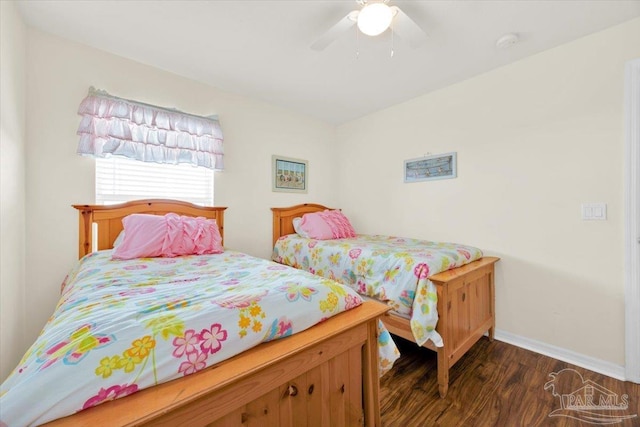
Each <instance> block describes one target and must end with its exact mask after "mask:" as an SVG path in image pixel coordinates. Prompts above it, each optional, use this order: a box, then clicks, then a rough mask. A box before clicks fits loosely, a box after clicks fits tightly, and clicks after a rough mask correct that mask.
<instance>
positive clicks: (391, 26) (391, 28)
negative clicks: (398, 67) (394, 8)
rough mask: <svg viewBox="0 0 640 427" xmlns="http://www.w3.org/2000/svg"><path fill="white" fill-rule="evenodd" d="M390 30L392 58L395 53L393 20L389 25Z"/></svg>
mask: <svg viewBox="0 0 640 427" xmlns="http://www.w3.org/2000/svg"><path fill="white" fill-rule="evenodd" d="M389 31H391V56H390V58H393V54H394V53H395V52H394V50H393V40H394V38H393V21H392V22H391V25H389Z"/></svg>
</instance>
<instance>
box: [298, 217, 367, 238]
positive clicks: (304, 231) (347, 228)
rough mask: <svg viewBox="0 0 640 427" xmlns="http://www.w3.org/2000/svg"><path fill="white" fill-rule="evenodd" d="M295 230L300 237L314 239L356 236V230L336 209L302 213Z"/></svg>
mask: <svg viewBox="0 0 640 427" xmlns="http://www.w3.org/2000/svg"><path fill="white" fill-rule="evenodd" d="M296 231H298V234H300V235H301V236H302V237H306V238H309V239H316V240H330V239H342V238H346V237H356V232H355V230H354V229H353V227H352V226H351V223H350V222H349V220H348V219H347V217H346V216H344V214H343V213H342V212H340V211H338V210H334V211H329V210H326V211H324V212H314V213H308V214H304V215H303V216H302V219H301V220H300V221H299V222H298V223H297V227H296Z"/></svg>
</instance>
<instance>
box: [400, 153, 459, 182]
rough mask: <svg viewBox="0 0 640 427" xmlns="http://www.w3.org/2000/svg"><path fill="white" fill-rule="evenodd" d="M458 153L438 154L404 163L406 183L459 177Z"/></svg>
mask: <svg viewBox="0 0 640 427" xmlns="http://www.w3.org/2000/svg"><path fill="white" fill-rule="evenodd" d="M456 157H457V156H456V153H455V152H454V153H444V154H436V155H434V156H426V157H420V158H418V159H409V160H405V161H404V182H420V181H433V180H436V179H449V178H455V177H456V176H458V170H457V166H456Z"/></svg>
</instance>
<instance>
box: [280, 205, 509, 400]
mask: <svg viewBox="0 0 640 427" xmlns="http://www.w3.org/2000/svg"><path fill="white" fill-rule="evenodd" d="M325 209H330V208H327V207H325V206H322V205H318V204H311V203H305V204H302V205H296V206H291V207H286V208H271V210H272V211H273V244H274V245H275V242H276V240H278V239H279V238H280V237H281V236H285V235H287V234H293V233H295V230H294V229H293V218H296V217H300V216H302V215H304V214H305V213H311V212H318V211H323V210H325ZM499 259H500V258H496V257H483V258H481V259H479V260H477V261H474V262H472V263H470V264H467V265H464V266H462V267H458V268H455V269H452V270H448V271H445V272H442V273H439V274H435V275H433V276H430V277H429V280H431V281H432V282H433V283H434V285H435V286H436V290H437V293H438V304H437V307H438V316H439V319H438V324H437V326H436V331H438V333H439V334H440V336H441V337H442V340H443V341H444V347H436V346H435V345H434V344H433V343H432V342H431V341H429V342H427V343H426V344H424V347H426V348H429V349H431V350H433V351H436V352H437V353H438V391H439V393H440V396H441V397H445V396H446V395H447V391H448V390H449V369H450V368H451V367H452V366H453V365H454V364H455V363H456V362H457V361H458V360H460V358H461V357H462V356H463V355H464V354H465V353H466V352H467V351H468V350H469V349H470V348H471V347H472V346H473V345H474V344H475V343H476V342H477V341H478V340H479V339H480V337H482V336H483V335H484V334H485V333H487V334H488V336H489V339H490V340H491V341H493V334H494V329H495V288H494V264H495V263H496V262H497V261H498V260H499ZM382 321H383V322H384V324H385V326H386V327H387V329H388V330H389V332H391V333H392V334H394V335H397V336H400V337H402V338H405V339H407V340H410V341H413V342H415V338H414V337H413V333H412V332H411V327H410V324H409V320H408V319H406V318H404V317H401V316H398V315H396V314H395V313H393V312H388V313H387V314H386V315H385V316H384V317H383V319H382Z"/></svg>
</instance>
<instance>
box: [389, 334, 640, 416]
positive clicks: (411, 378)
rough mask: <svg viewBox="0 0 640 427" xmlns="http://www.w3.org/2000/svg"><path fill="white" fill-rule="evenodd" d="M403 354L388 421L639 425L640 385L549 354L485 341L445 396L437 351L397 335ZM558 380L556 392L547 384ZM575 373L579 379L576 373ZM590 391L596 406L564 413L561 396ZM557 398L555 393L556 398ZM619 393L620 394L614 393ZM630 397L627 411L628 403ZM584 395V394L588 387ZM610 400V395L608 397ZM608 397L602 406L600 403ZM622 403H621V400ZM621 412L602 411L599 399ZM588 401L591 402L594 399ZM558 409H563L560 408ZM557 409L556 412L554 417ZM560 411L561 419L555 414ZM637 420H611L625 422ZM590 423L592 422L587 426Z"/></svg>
mask: <svg viewBox="0 0 640 427" xmlns="http://www.w3.org/2000/svg"><path fill="white" fill-rule="evenodd" d="M394 340H395V341H396V343H397V345H398V347H399V349H400V352H401V353H402V357H401V358H400V359H399V360H398V361H397V362H396V364H395V365H394V367H393V369H392V370H391V371H389V372H388V373H387V374H386V375H384V376H383V377H382V378H381V384H380V386H381V390H380V400H381V411H382V424H383V425H384V426H388V427H393V426H398V427H414V426H444V427H449V426H452V427H453V426H456V427H457V426H464V427H468V426H469V427H470V426H479V427H488V426H508V427H511V426H514V427H517V426H526V427H534V426H553V427H586V426H594V425H596V426H597V425H605V423H604V421H615V422H609V423H607V424H606V425H611V426H615V427H627V426H640V385H638V384H633V383H630V382H623V381H619V380H616V379H613V378H610V377H606V376H604V375H601V374H598V373H595V372H592V371H588V370H586V369H583V368H580V367H577V366H575V365H571V364H568V363H565V362H561V361H559V360H556V359H552V358H550V357H546V356H542V355H540V354H537V353H534V352H531V351H528V350H524V349H521V348H519V347H515V346H512V345H509V344H505V343H503V342H499V341H494V342H489V340H488V339H487V338H486V337H483V338H482V339H481V340H480V341H479V342H478V343H477V344H476V345H475V346H474V347H473V348H472V349H471V350H470V351H469V352H468V353H467V354H466V355H465V356H464V357H463V358H462V359H460V361H459V362H458V363H456V365H455V366H454V367H453V368H452V369H451V371H450V386H449V393H448V395H447V397H446V398H444V399H441V398H440V397H439V395H438V383H437V378H436V377H437V375H436V353H435V352H432V351H430V350H427V349H425V348H420V347H417V346H416V345H415V344H414V343H411V342H408V341H405V340H403V339H401V338H397V337H394ZM567 368H569V370H565V371H563V372H562V373H560V374H559V375H557V376H556V377H555V382H554V383H553V384H554V386H555V387H554V388H553V390H551V387H548V390H545V384H547V383H548V382H549V381H552V380H554V378H553V377H551V376H550V375H549V374H551V373H557V372H560V371H562V370H563V369H567ZM571 370H575V371H577V372H578V373H579V374H580V375H578V374H576V373H575V372H573V371H571ZM585 385H586V386H589V387H590V390H588V391H587V393H591V394H592V395H593V400H592V401H593V402H595V403H594V404H595V405H596V406H597V408H596V409H593V406H594V404H591V405H589V404H587V406H591V408H587V409H588V410H585V409H584V408H583V409H582V410H578V409H576V408H575V406H574V407H567V406H566V404H565V408H568V409H564V410H563V409H562V407H561V402H560V399H561V398H560V396H559V395H567V396H566V397H565V402H568V401H569V400H571V401H572V402H573V403H576V402H579V401H576V400H574V399H575V396H576V395H580V394H581V389H583V388H584V387H585ZM554 390H555V392H556V393H557V395H556V396H554V394H553V393H552V391H554ZM609 391H610V392H613V394H611V393H609ZM625 394H626V395H627V401H628V408H627V409H620V408H621V407H622V408H623V407H624V406H618V405H621V404H624V400H623V399H624V396H623V395H625ZM569 395H571V396H569ZM582 395H583V396H584V390H582ZM603 396H604V397H603ZM601 398H602V399H604V400H603V401H601V400H600V399H601ZM616 399H617V400H616ZM607 401H608V402H609V403H611V404H613V405H615V406H617V407H618V409H609V410H606V409H602V406H601V405H600V403H599V402H603V404H604V402H607ZM587 403H588V402H587ZM556 410H557V411H556ZM554 411H556V412H554ZM552 412H554V414H555V416H550V414H551V413H552ZM633 415H636V416H635V417H634V418H627V419H622V420H621V421H617V420H620V419H621V418H607V417H625V416H633ZM586 418H589V419H591V420H592V421H595V423H594V422H592V423H587V422H585V421H582V420H584V419H586Z"/></svg>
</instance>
